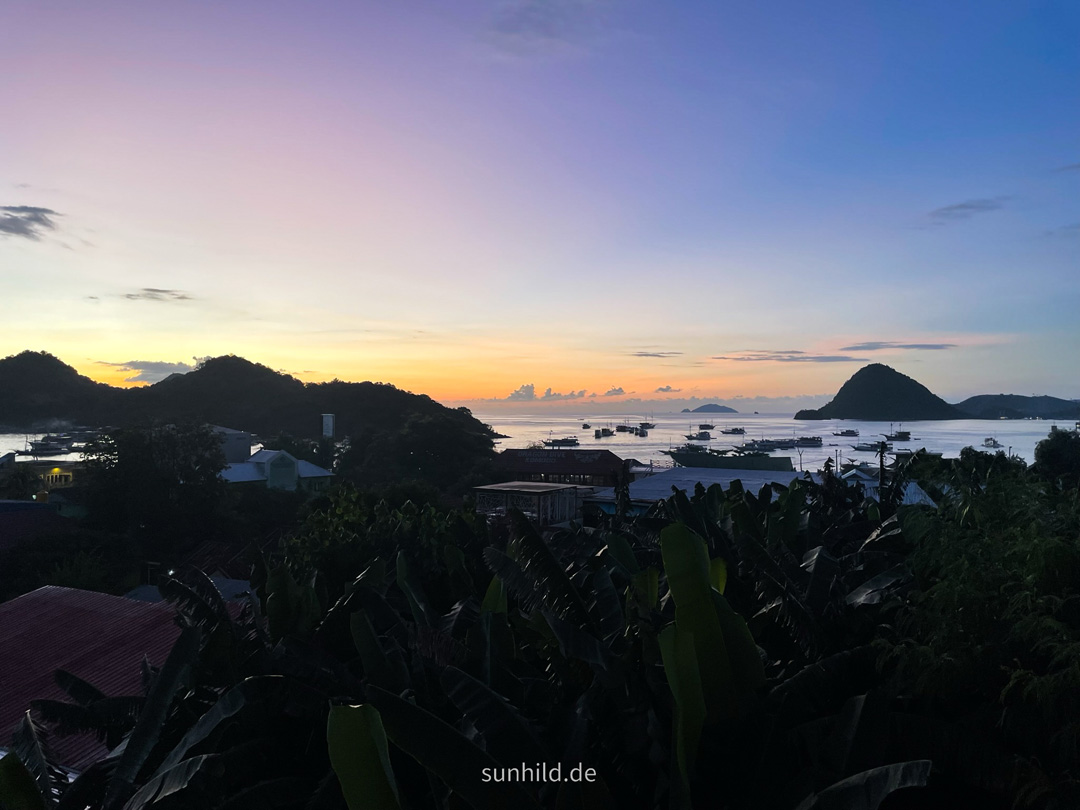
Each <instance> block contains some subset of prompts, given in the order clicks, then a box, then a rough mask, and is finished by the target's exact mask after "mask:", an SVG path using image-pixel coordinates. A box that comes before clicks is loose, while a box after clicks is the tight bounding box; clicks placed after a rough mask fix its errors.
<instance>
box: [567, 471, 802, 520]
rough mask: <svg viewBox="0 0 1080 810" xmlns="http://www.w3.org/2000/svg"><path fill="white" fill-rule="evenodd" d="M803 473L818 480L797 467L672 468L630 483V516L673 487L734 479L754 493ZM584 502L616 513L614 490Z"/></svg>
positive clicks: (725, 482)
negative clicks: (794, 468) (759, 468)
mask: <svg viewBox="0 0 1080 810" xmlns="http://www.w3.org/2000/svg"><path fill="white" fill-rule="evenodd" d="M806 475H810V477H811V478H812V479H813V480H814V481H817V482H819V483H820V481H821V476H820V475H819V474H817V473H813V474H811V473H802V472H798V471H796V470H728V469H721V468H718V467H674V468H672V469H670V470H663V471H662V472H658V473H656V474H655V475H650V476H648V477H647V478H642V479H640V480H638V481H633V482H631V484H630V515H643V514H645V513H646V512H648V511H649V509H651V508H652V507H653V506H655V505H656V504H657V503H659V502H660V501H662V500H665V499H666V498H670V497H671V494H672V490H673V489H678V490H680V491H682V492H685V493H687V495H693V494H694V488H695V487H696V486H697V485H698V484H699V483H700V484H701V485H702V486H703V487H706V488H708V487H710V486H712V485H713V484H719V485H720V486H722V487H723V488H724V489H727V488H728V487H730V486H731V483H732V482H733V481H739V482H741V483H742V486H743V489H746V490H749V491H751V492H757V491H758V490H760V489H761V488H762V487H763V486H765V485H767V484H782V485H783V486H790V485H791V482H792V481H794V480H795V479H797V478H802V477H804V476H806ZM585 504H586V505H587V506H590V507H594V508H596V509H599V510H600V511H602V512H604V513H605V514H608V515H614V514H615V508H616V507H615V504H616V495H615V489H614V488H611V489H603V490H600V491H598V492H597V493H596V494H594V495H593V496H591V497H588V498H586V499H585Z"/></svg>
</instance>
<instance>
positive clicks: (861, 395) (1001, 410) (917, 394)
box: [795, 363, 1080, 422]
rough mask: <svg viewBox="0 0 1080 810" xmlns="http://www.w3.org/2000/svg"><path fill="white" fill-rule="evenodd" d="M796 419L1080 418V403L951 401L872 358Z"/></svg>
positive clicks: (1001, 397) (1012, 397)
mask: <svg viewBox="0 0 1080 810" xmlns="http://www.w3.org/2000/svg"><path fill="white" fill-rule="evenodd" d="M795 418H796V419H861V420H866V421H871V422H897V421H904V422H914V421H919V420H943V419H1002V418H1005V419H1080V403H1078V402H1073V401H1071V400H1067V399H1058V398H1057V397H1048V396H1042V397H1025V396H1019V395H1016V394H983V395H980V396H975V397H969V398H968V399H965V400H964V401H963V402H959V403H957V404H956V405H950V404H949V403H948V402H946V401H945V400H943V399H942V398H941V397H939V396H937V395H936V394H933V393H932V392H931V391H930V390H929V389H928V388H927V387H926V386H924V385H922V384H921V383H919V382H916V381H915V380H913V379H912V378H911V377H908V376H907V375H905V374H901V373H900V372H899V371H896V370H895V369H893V368H890V367H889V366H886V365H882V364H881V363H873V364H872V365H869V366H865V367H863V368H861V369H859V370H858V371H857V372H855V374H854V375H852V377H851V379H849V380H848V381H847V382H846V383H844V384H843V385H842V386H841V387H840V390H839V391H837V393H836V396H835V397H834V398H833V399H832V400H831V401H830V402H829V403H828V404H826V405H825V406H824V407H821V408H817V409H812V410H802V411H799V412H798V413H796V414H795Z"/></svg>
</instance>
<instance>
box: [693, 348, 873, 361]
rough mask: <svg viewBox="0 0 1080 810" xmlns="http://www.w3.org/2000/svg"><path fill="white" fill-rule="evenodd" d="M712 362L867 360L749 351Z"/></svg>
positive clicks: (792, 352) (726, 355) (823, 355)
mask: <svg viewBox="0 0 1080 810" xmlns="http://www.w3.org/2000/svg"><path fill="white" fill-rule="evenodd" d="M711 359H713V360H734V361H737V362H740V363H762V362H773V363H862V362H865V361H866V360H867V359H868V358H866V357H852V356H851V355H846V354H807V353H806V352H800V351H794V350H793V351H762V350H751V351H746V352H739V353H737V354H725V355H719V356H715V357H713V358H711Z"/></svg>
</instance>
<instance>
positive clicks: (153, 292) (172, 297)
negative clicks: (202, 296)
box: [121, 287, 193, 301]
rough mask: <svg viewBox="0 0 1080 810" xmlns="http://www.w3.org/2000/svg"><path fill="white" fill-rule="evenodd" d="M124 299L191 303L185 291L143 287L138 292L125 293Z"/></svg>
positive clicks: (190, 298)
mask: <svg viewBox="0 0 1080 810" xmlns="http://www.w3.org/2000/svg"><path fill="white" fill-rule="evenodd" d="M121 297H122V298H126V299H127V300H128V301H191V300H193V299H192V297H191V296H190V295H188V294H187V293H186V292H184V291H183V290H162V289H159V288H157V287H143V288H142V289H141V290H139V291H138V292H133V293H124V294H123V295H122V296H121Z"/></svg>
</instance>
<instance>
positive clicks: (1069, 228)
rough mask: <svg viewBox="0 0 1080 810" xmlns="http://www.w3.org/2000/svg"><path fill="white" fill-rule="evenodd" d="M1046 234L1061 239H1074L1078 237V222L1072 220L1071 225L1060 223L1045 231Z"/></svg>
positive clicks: (1079, 228) (1079, 233)
mask: <svg viewBox="0 0 1080 810" xmlns="http://www.w3.org/2000/svg"><path fill="white" fill-rule="evenodd" d="M1046 235H1047V236H1055V237H1059V238H1063V239H1076V238H1077V237H1080V222H1074V223H1072V224H1071V225H1062V226H1061V227H1060V228H1054V229H1052V230H1049V231H1047V232H1046Z"/></svg>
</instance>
